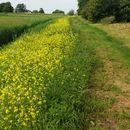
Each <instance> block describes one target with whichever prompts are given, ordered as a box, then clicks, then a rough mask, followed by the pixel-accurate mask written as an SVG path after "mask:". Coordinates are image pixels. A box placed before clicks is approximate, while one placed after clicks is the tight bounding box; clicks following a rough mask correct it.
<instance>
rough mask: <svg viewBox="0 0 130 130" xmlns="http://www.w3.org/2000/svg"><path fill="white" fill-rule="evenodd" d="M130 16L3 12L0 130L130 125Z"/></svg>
mask: <svg viewBox="0 0 130 130" xmlns="http://www.w3.org/2000/svg"><path fill="white" fill-rule="evenodd" d="M129 36H130V24H129V23H113V24H101V23H96V24H93V23H90V22H88V21H87V20H85V19H83V18H81V17H80V16H76V15H75V16H73V17H71V16H63V15H40V14H37V15H36V14H24V13H23V14H0V130H129V129H130V37H129Z"/></svg>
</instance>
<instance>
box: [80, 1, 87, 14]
mask: <svg viewBox="0 0 130 130" xmlns="http://www.w3.org/2000/svg"><path fill="white" fill-rule="evenodd" d="M88 1H89V0H78V6H79V9H78V14H80V15H82V13H83V10H84V8H85V7H86V5H87V2H88Z"/></svg>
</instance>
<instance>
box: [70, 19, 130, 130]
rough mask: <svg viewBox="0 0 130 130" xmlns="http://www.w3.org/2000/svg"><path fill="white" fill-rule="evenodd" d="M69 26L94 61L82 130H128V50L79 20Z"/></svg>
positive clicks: (104, 33) (120, 43)
mask: <svg viewBox="0 0 130 130" xmlns="http://www.w3.org/2000/svg"><path fill="white" fill-rule="evenodd" d="M71 24H72V28H73V30H74V32H76V33H78V37H79V39H80V41H81V42H84V43H86V44H87V45H88V48H90V49H92V50H93V51H94V53H93V54H92V55H91V57H95V58H96V61H95V63H94V64H95V65H96V66H95V70H94V72H93V74H92V78H91V81H90V86H89V94H88V91H87V92H86V93H87V94H86V95H87V96H86V98H87V99H86V100H88V101H86V103H87V108H86V111H87V117H86V118H87V119H88V120H87V126H86V129H90V130H130V48H128V47H127V46H123V42H121V41H119V40H118V39H116V38H114V37H111V36H109V35H108V34H107V33H106V32H104V31H103V30H100V29H99V28H96V27H95V26H93V25H90V24H88V23H86V22H85V21H84V20H82V19H80V18H72V19H71Z"/></svg>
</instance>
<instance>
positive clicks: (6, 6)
mask: <svg viewBox="0 0 130 130" xmlns="http://www.w3.org/2000/svg"><path fill="white" fill-rule="evenodd" d="M1 12H2V13H11V12H16V13H20V12H31V11H30V10H28V9H27V8H26V5H25V4H24V3H20V4H17V6H16V8H13V6H12V5H11V3H10V2H5V3H0V13H1ZM33 12H34V13H45V12H44V10H43V8H40V9H39V11H37V10H33Z"/></svg>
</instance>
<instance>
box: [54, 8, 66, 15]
mask: <svg viewBox="0 0 130 130" xmlns="http://www.w3.org/2000/svg"><path fill="white" fill-rule="evenodd" d="M52 14H65V12H64V11H62V10H59V9H56V10H55V11H53V12H52Z"/></svg>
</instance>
